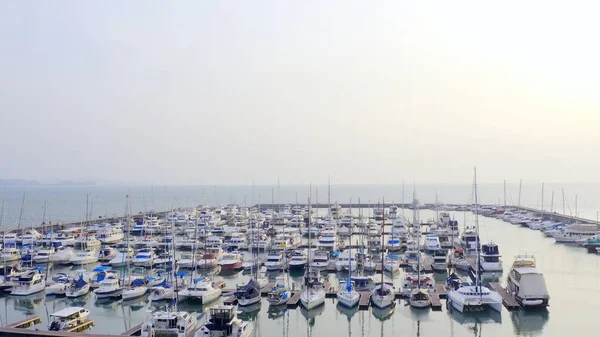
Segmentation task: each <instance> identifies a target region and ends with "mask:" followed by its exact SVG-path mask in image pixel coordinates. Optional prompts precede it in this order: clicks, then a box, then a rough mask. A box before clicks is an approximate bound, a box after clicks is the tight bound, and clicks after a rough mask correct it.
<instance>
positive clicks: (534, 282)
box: [506, 255, 550, 309]
mask: <svg viewBox="0 0 600 337" xmlns="http://www.w3.org/2000/svg"><path fill="white" fill-rule="evenodd" d="M506 284H507V291H508V292H509V293H511V294H513V296H514V297H515V299H516V300H517V302H518V303H519V304H520V305H521V307H523V308H524V309H531V308H545V307H547V306H548V305H549V302H550V295H548V290H547V289H546V281H545V280H544V275H543V274H542V273H541V272H539V271H538V270H537V268H536V264H535V257H533V256H532V255H518V256H517V257H516V258H515V261H514V262H513V265H512V267H511V268H510V272H509V274H508V279H507V282H506Z"/></svg>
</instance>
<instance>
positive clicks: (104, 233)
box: [97, 225, 125, 245]
mask: <svg viewBox="0 0 600 337" xmlns="http://www.w3.org/2000/svg"><path fill="white" fill-rule="evenodd" d="M97 235H98V241H100V242H101V243H102V244H104V245H111V244H117V243H119V242H121V241H123V238H124V237H125V236H124V235H123V230H121V229H119V228H114V227H113V226H111V225H108V226H105V227H101V228H99V229H98V233H97Z"/></svg>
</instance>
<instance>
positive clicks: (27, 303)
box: [5, 291, 46, 315]
mask: <svg viewBox="0 0 600 337" xmlns="http://www.w3.org/2000/svg"><path fill="white" fill-rule="evenodd" d="M9 296H10V295H9ZM45 297H46V294H45V293H44V292H43V291H42V292H39V293H37V294H32V295H29V296H10V298H12V299H13V300H14V309H15V310H16V311H21V312H23V313H25V314H26V315H35V308H36V307H38V306H39V305H40V304H41V303H43V302H44V298H45ZM5 300H6V299H5Z"/></svg>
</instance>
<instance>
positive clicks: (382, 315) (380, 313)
mask: <svg viewBox="0 0 600 337" xmlns="http://www.w3.org/2000/svg"><path fill="white" fill-rule="evenodd" d="M395 308H396V303H395V301H394V304H392V305H391V306H389V307H387V308H383V309H381V308H378V307H376V306H371V310H372V312H373V316H375V318H377V319H378V320H380V321H382V322H383V321H386V320H388V319H390V317H392V314H393V313H394V309H395Z"/></svg>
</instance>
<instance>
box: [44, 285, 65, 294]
mask: <svg viewBox="0 0 600 337" xmlns="http://www.w3.org/2000/svg"><path fill="white" fill-rule="evenodd" d="M68 286H69V285H68V284H67V283H54V284H51V285H49V286H47V287H46V289H44V292H45V293H46V295H64V294H65V293H66V291H67V288H68Z"/></svg>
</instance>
